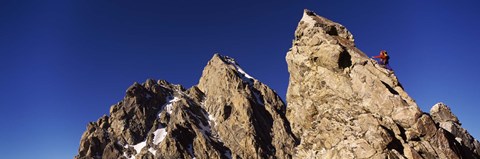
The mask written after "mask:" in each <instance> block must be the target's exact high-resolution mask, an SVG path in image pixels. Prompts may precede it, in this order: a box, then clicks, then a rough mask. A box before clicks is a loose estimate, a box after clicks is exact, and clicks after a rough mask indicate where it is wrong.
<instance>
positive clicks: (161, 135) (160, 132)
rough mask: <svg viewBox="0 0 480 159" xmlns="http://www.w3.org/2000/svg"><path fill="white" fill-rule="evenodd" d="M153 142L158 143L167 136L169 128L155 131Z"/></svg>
mask: <svg viewBox="0 0 480 159" xmlns="http://www.w3.org/2000/svg"><path fill="white" fill-rule="evenodd" d="M153 135H154V136H153V144H155V145H158V144H159V143H161V142H162V141H163V139H165V137H166V136H167V128H166V127H165V128H159V129H157V130H155V131H154V132H153Z"/></svg>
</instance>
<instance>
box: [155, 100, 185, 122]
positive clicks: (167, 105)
mask: <svg viewBox="0 0 480 159" xmlns="http://www.w3.org/2000/svg"><path fill="white" fill-rule="evenodd" d="M166 100H167V103H165V104H164V105H163V106H162V108H163V110H166V111H167V113H168V114H172V110H173V109H172V107H173V103H175V102H177V101H179V100H180V98H177V97H172V96H168V97H167V99H166ZM158 117H160V113H158Z"/></svg>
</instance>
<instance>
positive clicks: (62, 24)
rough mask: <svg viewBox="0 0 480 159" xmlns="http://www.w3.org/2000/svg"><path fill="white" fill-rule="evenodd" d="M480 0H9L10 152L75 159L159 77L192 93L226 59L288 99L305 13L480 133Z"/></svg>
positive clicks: (6, 88)
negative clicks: (91, 136) (129, 99)
mask: <svg viewBox="0 0 480 159" xmlns="http://www.w3.org/2000/svg"><path fill="white" fill-rule="evenodd" d="M479 3H480V1H478V0H471V1H466V0H456V1H451V0H430V1H421V2H419V1H417V0H406V1H397V2H391V1H384V0H376V1H346V0H338V1H334V0H328V1H327V0H305V1H302V2H298V1H296V0H290V1H282V0H275V1H274V0H270V1H261V2H260V1H254V0H246V1H241V2H240V1H238V2H232V1H224V0H222V1H221V0H206V1H185V0H178V1H162V0H156V1H150V0H146V1H144V2H140V3H139V2H138V1H135V2H134V1H127V0H77V1H65V0H50V1H43V0H36V1H30V2H26V1H19V0H16V1H14V0H11V1H10V0H2V1H0V55H1V56H0V88H1V91H0V102H1V103H0V112H1V113H2V115H1V117H0V118H1V119H0V125H1V126H2V129H1V131H0V141H2V144H0V154H2V158H3V157H5V158H20V159H23V158H49V159H65V158H72V157H73V156H74V155H75V154H76V152H77V148H78V146H79V140H80V137H81V135H82V133H83V131H85V127H86V124H87V123H88V122H89V121H96V120H97V119H98V118H99V117H100V116H102V115H103V114H108V110H109V108H110V106H111V105H112V104H115V103H117V102H118V101H120V100H121V99H122V98H123V96H124V94H125V90H126V89H127V87H128V86H130V85H131V84H132V83H133V82H135V81H137V82H143V81H145V79H147V78H155V79H166V80H168V81H170V82H172V83H178V84H182V85H184V86H185V87H187V88H188V87H190V86H192V85H195V84H196V83H197V82H198V79H199V78H200V76H201V73H202V69H203V67H204V66H205V65H206V63H207V61H208V60H209V59H210V58H211V57H212V55H213V54H214V53H216V52H219V53H221V54H224V55H228V56H231V57H234V58H235V59H237V61H238V62H239V63H240V64H241V66H242V67H243V69H244V70H245V71H247V72H248V73H249V74H250V75H252V76H254V77H255V78H257V79H259V80H260V81H262V82H264V83H266V84H267V85H269V86H270V87H272V88H273V89H275V90H276V91H277V92H278V93H279V94H280V95H281V96H282V97H284V96H285V93H286V90H287V85H288V72H287V65H286V62H285V55H286V52H287V51H288V49H289V48H290V47H291V42H292V39H293V37H294V36H293V35H294V30H295V27H296V26H297V23H298V21H299V20H300V18H301V16H302V12H303V9H304V8H308V9H311V10H313V11H315V12H317V13H318V14H320V15H322V16H325V17H327V18H329V19H332V20H334V21H337V22H339V23H341V24H343V25H344V26H346V27H347V28H348V29H349V30H350V31H351V32H352V33H353V34H354V36H355V40H356V43H357V46H358V47H359V48H360V49H361V50H363V51H364V52H365V53H367V54H368V55H369V56H373V55H376V54H377V53H378V52H379V50H381V49H385V50H387V51H389V54H390V55H391V57H392V59H391V66H392V67H393V68H394V70H395V72H396V74H397V76H398V77H399V79H400V81H401V83H402V84H403V85H404V87H405V89H406V90H407V92H408V93H409V94H410V95H411V96H412V97H413V98H414V99H415V100H416V101H417V103H418V105H419V106H420V107H421V109H422V110H424V111H427V112H428V111H429V110H430V108H431V106H433V105H434V104H435V103H437V102H445V103H446V104H447V105H449V106H451V108H452V110H453V112H454V113H455V114H456V115H457V116H458V117H459V119H460V121H461V122H462V123H463V126H464V127H466V128H467V130H468V131H469V132H471V133H472V134H473V135H474V136H476V137H480V126H479V125H478V121H479V120H480V116H479V115H478V114H479V112H480V108H479V107H480V105H479V104H478V100H479V99H480V93H479V90H480V85H479V84H478V81H480V67H479V66H478V58H479V57H480V55H479V54H480V53H479V49H478V47H479V46H480V45H479V44H480V40H479V37H480V31H479V29H478V28H479V26H480V20H479V19H480V9H478V8H480V4H479Z"/></svg>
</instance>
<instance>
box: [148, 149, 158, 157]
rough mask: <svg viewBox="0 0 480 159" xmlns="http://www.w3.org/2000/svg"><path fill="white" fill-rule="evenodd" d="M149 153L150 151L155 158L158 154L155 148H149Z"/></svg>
mask: <svg viewBox="0 0 480 159" xmlns="http://www.w3.org/2000/svg"><path fill="white" fill-rule="evenodd" d="M148 151H149V152H150V153H152V154H153V156H155V153H157V150H155V149H153V148H151V147H150V148H148Z"/></svg>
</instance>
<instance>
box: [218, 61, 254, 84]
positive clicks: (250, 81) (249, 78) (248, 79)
mask: <svg viewBox="0 0 480 159" xmlns="http://www.w3.org/2000/svg"><path fill="white" fill-rule="evenodd" d="M224 59H225V61H226V62H227V63H228V64H230V65H232V66H233V67H235V70H237V72H238V73H240V77H241V78H242V80H243V81H245V82H247V83H248V84H250V85H253V81H254V80H255V78H253V77H252V76H250V75H249V74H247V73H246V72H245V71H243V69H242V68H241V67H240V66H239V65H238V64H237V62H236V61H235V60H234V59H233V58H231V57H228V56H225V57H224Z"/></svg>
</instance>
